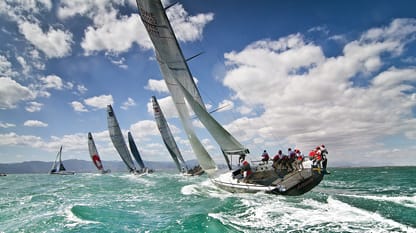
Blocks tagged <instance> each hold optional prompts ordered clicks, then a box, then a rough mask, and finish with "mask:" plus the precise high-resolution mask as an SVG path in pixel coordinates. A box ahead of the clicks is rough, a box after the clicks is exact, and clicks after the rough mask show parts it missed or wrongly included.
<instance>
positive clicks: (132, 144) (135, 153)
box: [127, 132, 145, 169]
mask: <svg viewBox="0 0 416 233" xmlns="http://www.w3.org/2000/svg"><path fill="white" fill-rule="evenodd" d="M127 135H128V139H129V146H130V151H131V153H132V154H133V157H134V159H136V161H137V164H139V166H140V168H141V169H144V168H145V166H144V163H143V160H142V157H141V156H140V153H139V150H138V149H137V146H136V143H135V142H134V139H133V136H132V135H131V133H130V132H128V133H127Z"/></svg>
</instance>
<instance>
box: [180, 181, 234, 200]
mask: <svg viewBox="0 0 416 233" xmlns="http://www.w3.org/2000/svg"><path fill="white" fill-rule="evenodd" d="M181 193H182V194H183V195H197V196H203V197H213V198H220V199H221V200H224V199H226V198H228V197H232V196H234V195H233V194H232V193H229V192H226V191H224V190H222V189H220V188H218V187H217V186H215V185H214V184H213V183H212V182H211V181H210V180H205V181H202V182H199V183H195V184H190V185H185V186H183V187H182V189H181Z"/></svg>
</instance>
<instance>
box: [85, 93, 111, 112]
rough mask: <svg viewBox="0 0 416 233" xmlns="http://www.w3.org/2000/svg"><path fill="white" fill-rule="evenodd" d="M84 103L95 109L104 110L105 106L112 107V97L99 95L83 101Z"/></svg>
mask: <svg viewBox="0 0 416 233" xmlns="http://www.w3.org/2000/svg"><path fill="white" fill-rule="evenodd" d="M84 103H85V104H86V105H88V106H91V107H94V108H96V109H103V108H104V109H105V108H107V105H109V104H111V105H113V103H114V101H113V96H112V95H100V96H94V97H91V98H88V99H85V100H84Z"/></svg>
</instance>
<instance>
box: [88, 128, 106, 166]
mask: <svg viewBox="0 0 416 233" xmlns="http://www.w3.org/2000/svg"><path fill="white" fill-rule="evenodd" d="M88 150H89V152H90V157H91V160H92V162H93V163H94V165H95V167H97V169H98V171H100V173H101V174H105V173H110V172H111V170H110V169H107V170H105V169H104V166H103V164H102V162H101V159H100V156H99V155H98V151H97V147H96V146H95V142H94V138H93V137H92V134H91V132H89V133H88Z"/></svg>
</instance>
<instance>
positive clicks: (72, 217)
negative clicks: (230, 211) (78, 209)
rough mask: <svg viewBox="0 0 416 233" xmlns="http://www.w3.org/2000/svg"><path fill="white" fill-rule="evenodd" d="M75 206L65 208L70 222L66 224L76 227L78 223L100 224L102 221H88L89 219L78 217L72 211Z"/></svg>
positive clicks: (65, 213)
mask: <svg viewBox="0 0 416 233" xmlns="http://www.w3.org/2000/svg"><path fill="white" fill-rule="evenodd" d="M72 208H73V206H69V207H67V208H65V210H64V215H65V218H66V220H67V221H68V223H66V224H65V226H68V227H75V226H77V225H84V224H98V223H100V222H96V221H88V220H82V219H80V218H78V217H77V216H76V215H75V214H74V213H73V212H72Z"/></svg>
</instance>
